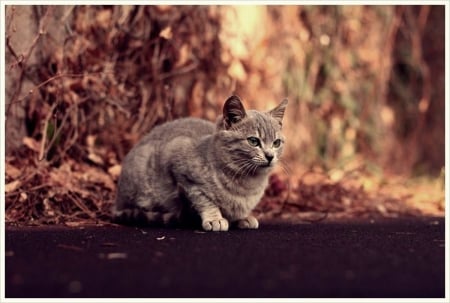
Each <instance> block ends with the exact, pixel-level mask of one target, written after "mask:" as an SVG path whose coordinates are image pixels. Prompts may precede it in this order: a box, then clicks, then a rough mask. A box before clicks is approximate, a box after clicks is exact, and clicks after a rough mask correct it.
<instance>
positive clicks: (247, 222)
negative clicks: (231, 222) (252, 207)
mask: <svg viewBox="0 0 450 303" xmlns="http://www.w3.org/2000/svg"><path fill="white" fill-rule="evenodd" d="M237 227H238V228H240V229H257V228H258V227H259V222H258V220H256V218H255V217H253V216H248V217H247V218H245V219H241V220H238V221H237Z"/></svg>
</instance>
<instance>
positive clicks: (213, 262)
mask: <svg viewBox="0 0 450 303" xmlns="http://www.w3.org/2000/svg"><path fill="white" fill-rule="evenodd" d="M444 228H445V222H444V219H434V218H424V219H409V220H403V219H402V220H393V221H391V220H383V221H380V222H378V221H377V222H375V223H364V222H359V223H358V222H347V223H336V222H335V223H330V222H328V223H327V222H322V223H315V224H298V225H289V224H286V223H284V224H277V223H273V222H272V223H264V222H263V223H262V224H261V227H260V229H259V230H252V231H249V230H247V231H242V230H232V231H229V232H216V233H211V232H208V233H204V232H200V231H194V230H180V229H154V228H153V229H152V228H145V229H143V228H133V227H86V228H83V229H79V228H64V227H43V228H42V227H38V228H37V227H34V228H31V227H27V228H15V227H8V228H7V229H6V249H5V250H6V251H5V254H6V261H5V265H6V285H5V288H6V297H7V298H17V297H36V298H37V297H105V298H123V297H129V298H135V297H139V298H140V297H145V298H152V297H153V298H155V297H156V298H160V297H169V298H180V297H183V298H188V297H194V298H202V297H207V298H233V297H241V298H248V297H254V298H260V297H266V298H273V297H279V298H289V297H296V298H299V297H322V298H327V297H349V298H350V297H364V298H367V297H369V298H370V297H373V298H380V297H404V298H411V297H419V298H420V297H422V298H424V297H426V298H442V297H444V296H445V270H444V264H445V257H444V250H445V248H444V246H445V242H444V234H445V232H444Z"/></svg>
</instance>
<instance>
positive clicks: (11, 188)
mask: <svg viewBox="0 0 450 303" xmlns="http://www.w3.org/2000/svg"><path fill="white" fill-rule="evenodd" d="M20 185H22V182H20V180H15V181H12V182H9V183H8V184H6V185H5V193H10V192H13V191H15V190H16V189H18V188H19V187H20Z"/></svg>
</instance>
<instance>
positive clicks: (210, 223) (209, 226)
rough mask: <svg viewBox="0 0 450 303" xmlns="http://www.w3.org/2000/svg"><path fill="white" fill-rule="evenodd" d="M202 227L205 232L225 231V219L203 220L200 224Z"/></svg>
mask: <svg viewBox="0 0 450 303" xmlns="http://www.w3.org/2000/svg"><path fill="white" fill-rule="evenodd" d="M202 227H203V229H204V230H206V231H227V230H228V221H227V219H225V218H220V219H214V220H204V221H203V222H202Z"/></svg>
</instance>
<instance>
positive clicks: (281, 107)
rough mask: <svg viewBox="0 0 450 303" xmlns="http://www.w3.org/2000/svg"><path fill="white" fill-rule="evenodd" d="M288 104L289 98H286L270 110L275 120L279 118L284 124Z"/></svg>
mask: <svg viewBox="0 0 450 303" xmlns="http://www.w3.org/2000/svg"><path fill="white" fill-rule="evenodd" d="M287 104H288V99H284V100H283V101H281V103H280V104H278V106H277V107H275V108H274V109H272V110H271V111H269V115H271V116H272V117H273V118H274V119H275V120H277V121H278V122H279V123H280V125H282V124H283V117H284V111H285V110H286V106H287Z"/></svg>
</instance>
